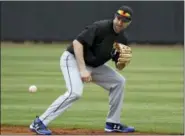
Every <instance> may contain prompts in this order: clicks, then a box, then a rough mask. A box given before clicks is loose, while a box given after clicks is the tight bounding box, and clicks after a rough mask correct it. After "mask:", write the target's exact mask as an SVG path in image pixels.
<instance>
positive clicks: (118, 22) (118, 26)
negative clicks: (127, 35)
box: [113, 16, 130, 33]
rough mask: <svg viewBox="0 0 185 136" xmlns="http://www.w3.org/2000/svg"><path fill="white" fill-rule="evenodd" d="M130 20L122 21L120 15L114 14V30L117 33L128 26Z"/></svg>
mask: <svg viewBox="0 0 185 136" xmlns="http://www.w3.org/2000/svg"><path fill="white" fill-rule="evenodd" d="M129 24H130V22H124V21H123V20H122V18H121V17H119V16H116V17H115V18H114V20H113V25H114V30H115V31H116V32H117V33H119V32H120V31H122V30H123V29H125V28H127V27H128V26H129Z"/></svg>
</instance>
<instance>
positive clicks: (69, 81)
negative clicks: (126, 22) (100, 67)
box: [39, 51, 83, 126]
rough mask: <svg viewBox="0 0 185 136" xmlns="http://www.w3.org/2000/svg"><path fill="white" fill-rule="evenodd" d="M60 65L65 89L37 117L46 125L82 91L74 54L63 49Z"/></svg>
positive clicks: (78, 96)
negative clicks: (62, 93) (64, 91)
mask: <svg viewBox="0 0 185 136" xmlns="http://www.w3.org/2000/svg"><path fill="white" fill-rule="evenodd" d="M60 67H61V70H62V73H63V76H64V79H65V82H66V87H67V91H66V93H65V94H64V95H61V96H59V97H58V98H57V99H56V100H55V101H54V102H53V103H52V104H51V105H50V106H49V107H48V109H47V110H46V111H45V112H44V113H43V114H42V115H41V116H40V117H39V120H40V121H41V122H42V123H43V124H44V126H47V125H48V124H49V123H50V122H51V121H52V120H54V119H55V118H56V117H58V116H59V115H60V114H61V113H62V112H64V111H65V110H66V109H67V108H68V107H69V106H71V104H72V103H73V102H74V101H75V100H77V99H79V98H80V96H81V95H82V93H83V82H82V80H81V77H80V73H79V70H78V67H77V63H76V60H75V58H74V56H73V55H72V54H70V53H69V52H67V51H65V52H64V53H63V55H62V57H61V59H60Z"/></svg>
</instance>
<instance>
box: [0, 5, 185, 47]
mask: <svg viewBox="0 0 185 136" xmlns="http://www.w3.org/2000/svg"><path fill="white" fill-rule="evenodd" d="M124 4H125V5H128V6H130V7H131V8H132V9H133V11H134V16H133V22H132V24H131V26H130V27H129V29H128V35H129V40H130V42H134V43H160V44H161V43H167V44H169V43H181V44H183V41H184V2H183V1H153V2H152V1H129V2H128V1H116V2H115V1H100V2H99V1H86V2H85V1H81V2H80V1H68V2H66V1H55V2H53V1H45V2H44V1H42V2H35V1H30V2H27V1H26V2H23V1H20V2H17V1H16V2H12V1H11V2H3V3H2V24H1V25H2V37H1V38H2V40H3V41H5V40H15V41H24V40H36V41H70V40H73V39H74V38H75V36H76V35H77V34H78V33H79V32H81V30H83V28H84V27H85V26H86V25H89V24H91V23H93V22H94V21H97V20H102V19H111V18H113V17H114V13H115V12H116V10H117V9H118V8H119V7H120V6H122V5H124Z"/></svg>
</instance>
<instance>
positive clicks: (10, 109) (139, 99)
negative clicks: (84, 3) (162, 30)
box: [1, 44, 183, 134]
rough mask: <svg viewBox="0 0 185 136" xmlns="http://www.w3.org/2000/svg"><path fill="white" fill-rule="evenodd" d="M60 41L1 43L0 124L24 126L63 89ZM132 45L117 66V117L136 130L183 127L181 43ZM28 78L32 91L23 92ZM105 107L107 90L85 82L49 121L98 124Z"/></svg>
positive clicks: (85, 125)
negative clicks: (121, 86) (120, 78)
mask: <svg viewBox="0 0 185 136" xmlns="http://www.w3.org/2000/svg"><path fill="white" fill-rule="evenodd" d="M64 47H65V46H63V45H55V44H52V45H49V46H43V45H41V44H40V45H29V44H28V45H10V46H8V45H7V44H2V46H1V57H2V58H1V124H6V125H26V126H27V125H29V124H30V123H31V122H32V120H33V119H34V117H35V115H40V114H42V113H43V112H44V111H45V110H46V108H47V107H48V106H49V105H50V104H51V103H52V102H53V100H55V99H56V98H57V97H58V96H59V95H61V94H63V93H64V92H65V90H66V88H65V82H64V79H63V76H62V73H61V72H60V66H59V59H60V55H61V54H62V52H63V51H64V49H65V48H64ZM132 49H133V59H132V62H131V63H130V65H129V66H128V67H127V68H125V69H124V70H123V71H121V74H122V75H124V76H125V78H126V79H127V82H126V83H127V84H126V90H125V99H124V106H123V112H122V122H124V123H125V124H129V125H133V126H135V127H136V129H137V130H138V131H141V132H155V133H174V134H179V133H183V48H179V47H178V48H175V47H174V48H162V47H160V48H157V47H156V48H154V47H152V48H150V47H132ZM109 64H110V65H112V66H113V62H111V61H110V62H109ZM31 84H35V85H37V87H38V91H37V92H36V93H29V92H28V87H29V85H31ZM107 112H108V93H107V92H106V91H104V90H103V89H102V88H100V87H99V86H97V85H95V84H86V85H85V88H84V93H83V96H82V98H81V99H80V100H79V101H77V102H76V103H74V104H73V106H72V107H71V108H69V109H68V110H67V111H66V112H65V113H64V114H62V116H60V117H59V118H57V119H56V120H54V121H53V122H52V123H51V124H50V127H60V128H64V127H65V128H74V127H75V128H93V129H103V128H104V122H105V119H106V115H107Z"/></svg>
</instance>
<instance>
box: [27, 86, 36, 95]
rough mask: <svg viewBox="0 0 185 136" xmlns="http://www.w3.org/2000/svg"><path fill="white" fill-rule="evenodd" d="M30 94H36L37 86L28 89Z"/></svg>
mask: <svg viewBox="0 0 185 136" xmlns="http://www.w3.org/2000/svg"><path fill="white" fill-rule="evenodd" d="M28 91H29V92H31V93H34V92H36V91H37V87H36V86H35V85H31V86H30V87H29V89H28Z"/></svg>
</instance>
